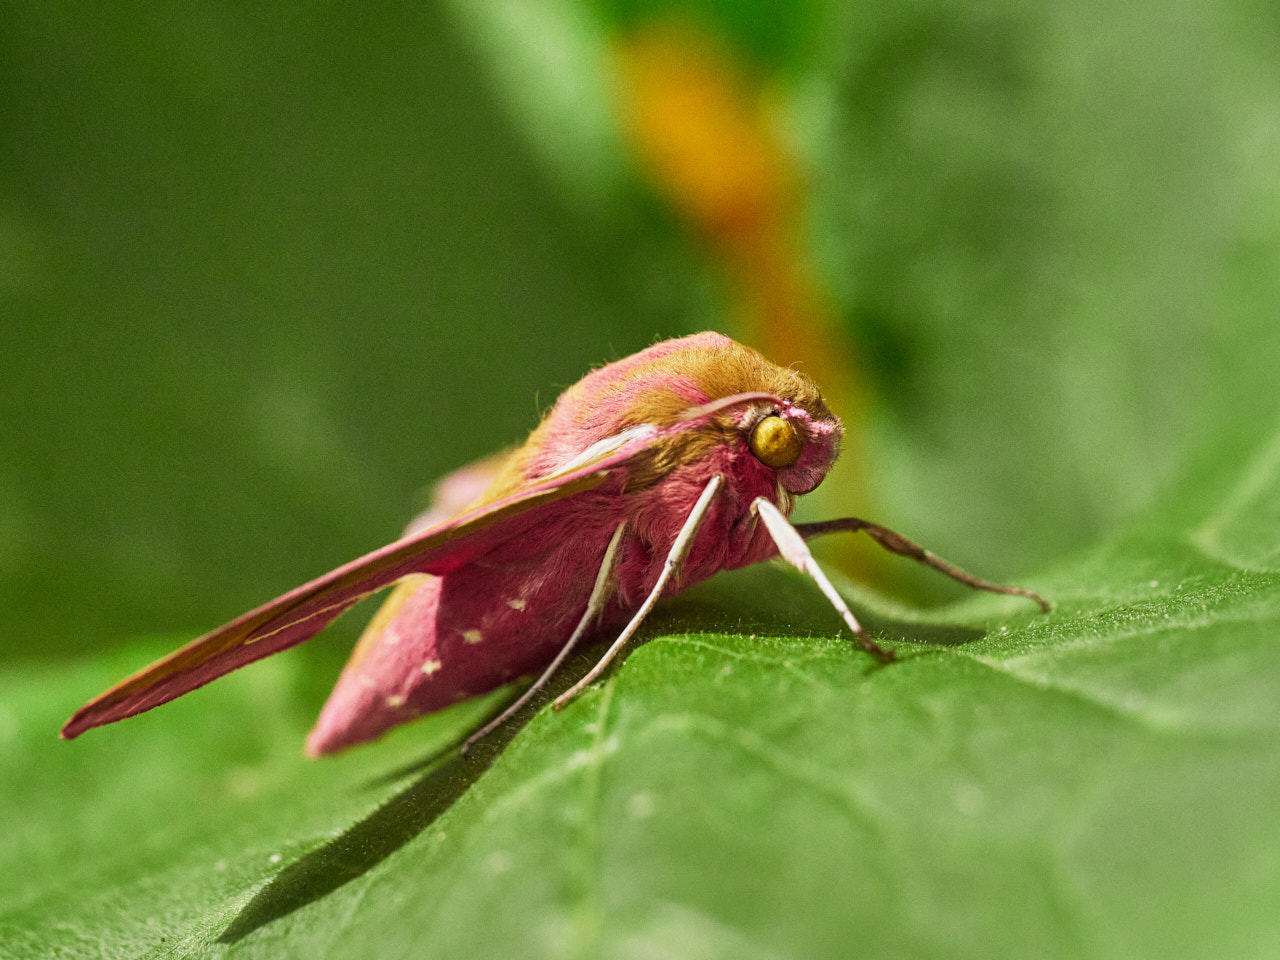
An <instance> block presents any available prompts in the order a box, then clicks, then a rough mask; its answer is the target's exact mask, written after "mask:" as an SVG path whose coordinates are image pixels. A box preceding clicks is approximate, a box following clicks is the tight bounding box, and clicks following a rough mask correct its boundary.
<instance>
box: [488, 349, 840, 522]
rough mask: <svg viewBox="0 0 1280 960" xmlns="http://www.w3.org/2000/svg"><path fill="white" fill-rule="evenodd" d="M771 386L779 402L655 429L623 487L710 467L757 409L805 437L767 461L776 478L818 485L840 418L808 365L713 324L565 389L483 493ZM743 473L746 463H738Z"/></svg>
mask: <svg viewBox="0 0 1280 960" xmlns="http://www.w3.org/2000/svg"><path fill="white" fill-rule="evenodd" d="M745 393H767V394H770V395H773V396H776V397H778V398H780V399H781V400H782V401H783V405H784V407H785V409H782V410H765V409H761V408H759V407H755V406H740V407H734V408H732V409H728V410H724V411H722V412H720V413H718V414H716V415H714V416H710V417H708V418H706V422H704V423H699V424H698V425H697V429H694V430H681V431H674V432H672V433H671V435H669V436H660V437H659V439H658V440H657V441H656V442H655V443H654V444H653V446H652V449H651V451H650V453H649V455H647V456H646V457H644V458H641V459H640V462H639V463H637V464H635V465H633V466H631V467H630V468H629V469H628V477H627V487H628V489H629V490H637V489H643V488H646V487H648V486H652V485H654V484H656V483H658V482H660V481H661V480H663V479H664V478H667V477H670V476H672V475H673V474H675V472H676V471H684V470H689V469H692V470H694V471H695V472H697V471H700V472H701V473H703V474H704V475H707V476H708V477H709V476H710V474H709V472H708V470H709V468H711V467H712V466H713V465H717V464H720V463H722V462H723V460H722V458H721V457H719V456H718V454H720V453H722V452H723V448H725V447H730V448H733V447H742V448H743V452H745V453H746V455H747V456H748V457H750V456H751V455H750V452H749V451H748V450H746V438H747V436H748V435H749V432H750V428H751V427H752V426H753V425H754V423H755V422H756V421H758V420H759V419H760V418H761V417H763V416H767V415H769V414H774V413H776V414H780V415H781V416H784V417H786V418H787V419H788V420H789V421H790V422H791V423H793V424H794V425H795V426H796V428H797V429H798V430H799V432H800V435H801V437H802V438H803V440H804V447H803V451H802V453H801V455H800V457H799V459H798V460H797V461H796V462H795V463H794V464H792V465H791V466H789V467H787V468H785V469H778V470H774V468H770V467H764V465H763V464H760V463H759V461H755V463H756V464H757V465H758V466H759V467H760V468H761V469H762V470H765V471H773V473H772V476H774V477H775V478H776V482H778V483H780V484H781V485H782V487H783V488H784V489H785V490H786V491H788V492H789V493H793V494H800V493H807V492H809V491H810V490H812V489H813V488H814V487H816V486H817V485H818V484H819V483H820V482H821V481H822V478H823V477H824V476H825V475H826V472H827V470H828V469H830V467H831V464H832V463H833V462H834V461H835V459H836V457H837V455H838V453H839V447H840V437H841V434H842V428H841V426H840V421H839V420H838V419H837V418H836V417H835V416H834V415H833V414H832V413H831V412H830V411H829V410H828V409H827V407H826V404H825V403H824V402H823V400H822V396H821V394H820V393H819V391H818V388H817V386H816V385H815V384H814V383H813V381H812V380H810V379H809V378H808V377H807V376H805V375H804V374H802V373H800V372H798V371H796V370H794V369H792V368H789V367H780V366H778V365H776V364H773V363H770V362H769V361H768V360H766V359H765V358H764V357H763V356H761V355H760V354H759V353H758V352H756V351H755V350H752V349H750V348H749V347H744V346H742V345H741V344H739V343H735V342H734V341H733V340H730V339H729V338H728V337H725V336H722V335H721V334H718V333H699V334H695V335H693V336H689V337H683V338H681V339H678V340H667V341H664V342H662V343H658V344H655V345H654V346H652V347H650V348H648V349H647V350H642V351H641V352H640V353H637V354H634V355H633V356H630V357H627V358H626V359H624V360H619V361H617V362H616V363H612V364H609V365H607V366H604V367H601V368H600V369H598V370H595V371H593V372H592V373H590V374H588V375H587V376H586V377H584V378H583V379H582V380H580V381H579V382H578V383H576V384H574V385H573V386H572V387H570V388H569V389H568V390H566V391H565V392H564V393H563V394H561V396H560V398H559V400H558V401H557V402H556V405H555V406H554V407H553V408H552V410H551V411H550V412H549V413H548V414H547V416H546V417H545V418H544V420H543V421H542V423H541V424H540V425H539V426H538V428H537V429H536V430H534V432H533V433H532V435H530V437H529V439H528V441H527V442H526V443H525V444H524V446H523V447H521V448H520V450H518V451H517V452H516V453H515V454H514V455H513V456H512V458H511V460H510V462H509V463H508V465H507V466H506V468H504V470H503V472H502V474H501V475H500V476H499V478H498V479H497V481H495V483H494V485H493V486H492V487H491V488H490V490H489V491H488V492H487V493H486V495H485V497H484V501H493V500H496V499H500V497H501V496H504V495H506V494H507V493H509V492H510V491H512V490H515V489H518V488H520V487H521V486H524V485H526V484H528V483H531V482H536V481H538V480H541V479H545V478H547V477H550V476H552V475H554V474H556V473H557V472H560V471H562V470H564V469H565V468H566V467H567V466H571V465H576V464H578V463H580V462H581V459H582V457H583V455H584V452H585V451H592V450H596V449H602V448H607V446H608V445H609V444H610V442H612V441H614V440H616V439H617V438H620V437H623V436H625V435H630V434H632V433H634V431H637V430H644V429H655V430H658V431H659V432H661V431H662V430H664V429H667V428H671V427H673V426H675V425H676V424H679V423H681V422H682V420H684V419H685V418H686V417H688V415H689V413H690V411H691V410H695V409H697V408H699V407H701V406H703V405H705V404H708V403H711V402H714V401H717V400H723V399H725V398H727V397H732V396H736V395H738V394H745ZM739 472H740V473H742V474H743V480H744V481H747V480H750V479H752V477H750V476H748V475H749V474H750V473H751V470H749V469H747V468H746V467H743V468H742V469H741V470H739Z"/></svg>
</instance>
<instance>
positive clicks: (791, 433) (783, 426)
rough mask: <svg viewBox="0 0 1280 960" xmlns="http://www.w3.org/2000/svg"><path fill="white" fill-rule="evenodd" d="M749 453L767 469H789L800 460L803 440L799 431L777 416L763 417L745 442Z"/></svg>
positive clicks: (788, 421)
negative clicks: (749, 450) (749, 449)
mask: <svg viewBox="0 0 1280 960" xmlns="http://www.w3.org/2000/svg"><path fill="white" fill-rule="evenodd" d="M747 446H749V447H750V448H751V452H752V453H754V454H755V455H756V459H757V460H759V461H760V462H761V463H763V464H764V465H765V466H767V467H775V468H778V469H781V468H782V467H789V466H791V465H792V464H793V463H795V462H796V461H797V460H799V459H800V451H802V450H803V449H804V440H802V439H801V438H800V433H799V431H797V430H796V428H795V427H794V426H792V425H791V421H790V420H784V419H783V418H782V417H779V416H778V415H777V414H774V415H773V416H769V417H765V418H764V419H763V420H761V421H760V422H759V423H757V424H756V425H755V427H754V428H753V429H752V431H751V436H750V438H749V439H748V440H747Z"/></svg>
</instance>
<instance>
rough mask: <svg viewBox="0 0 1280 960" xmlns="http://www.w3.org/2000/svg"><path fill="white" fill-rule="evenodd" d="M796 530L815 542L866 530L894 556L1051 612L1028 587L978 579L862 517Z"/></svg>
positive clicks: (799, 525)
mask: <svg viewBox="0 0 1280 960" xmlns="http://www.w3.org/2000/svg"><path fill="white" fill-rule="evenodd" d="M795 530H796V532H797V533H799V534H800V536H802V537H803V538H804V539H805V540H812V539H813V538H814V537H820V536H822V535H823V534H826V533H857V532H858V531H859V530H863V531H866V534H867V536H869V537H870V538H871V539H872V540H874V541H875V542H876V543H878V544H880V546H882V547H884V548H885V549H886V550H888V551H890V552H891V553H896V554H898V555H899V556H902V557H908V558H910V559H912V560H914V561H916V562H917V563H923V564H924V565H925V566H926V567H931V568H932V569H934V570H937V571H938V572H939V573H945V574H946V575H947V576H948V577H950V578H951V579H952V580H956V581H958V582H960V583H963V584H964V585H965V586H966V587H972V588H973V589H974V590H986V591H987V592H988V593H1002V594H1007V595H1009V596H1014V597H1026V598H1027V599H1028V600H1033V601H1035V602H1036V603H1037V604H1039V605H1040V609H1041V610H1042V611H1043V612H1044V613H1048V612H1049V602H1048V601H1047V600H1045V598H1044V597H1042V596H1040V594H1038V593H1036V592H1035V591H1034V590H1028V589H1026V588H1025V587H1009V586H1005V585H1003V584H999V583H992V582H991V581H989V580H983V579H980V578H979V577H975V576H974V575H973V574H971V573H966V572H965V571H964V570H961V569H960V568H959V567H957V566H956V565H955V564H954V563H949V562H948V561H946V560H943V559H942V558H941V557H939V556H938V555H937V554H935V553H932V552H930V551H929V550H926V549H925V548H924V547H922V546H920V545H919V544H917V543H915V542H913V541H911V540H908V539H907V538H906V537H904V536H903V535H902V534H900V533H896V532H894V531H893V530H890V529H889V528H888V527H882V526H881V525H880V524H878V523H872V522H871V521H870V520H862V519H859V518H858V517H842V518H841V519H839V520H824V521H822V522H820V523H797V524H795Z"/></svg>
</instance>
